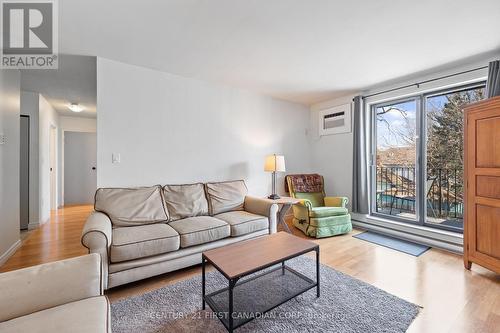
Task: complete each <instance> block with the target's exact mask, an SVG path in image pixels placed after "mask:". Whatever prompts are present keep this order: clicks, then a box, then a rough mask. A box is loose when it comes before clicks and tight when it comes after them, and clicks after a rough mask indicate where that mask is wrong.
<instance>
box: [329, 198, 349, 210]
mask: <svg viewBox="0 0 500 333" xmlns="http://www.w3.org/2000/svg"><path fill="white" fill-rule="evenodd" d="M348 203H349V199H348V198H347V197H325V206H326V207H343V208H346V207H347V204H348Z"/></svg>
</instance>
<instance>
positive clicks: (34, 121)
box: [21, 91, 40, 228]
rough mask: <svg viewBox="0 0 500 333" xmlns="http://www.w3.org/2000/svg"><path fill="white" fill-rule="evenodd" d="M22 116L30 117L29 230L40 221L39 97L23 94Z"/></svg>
mask: <svg viewBox="0 0 500 333" xmlns="http://www.w3.org/2000/svg"><path fill="white" fill-rule="evenodd" d="M21 114H23V115H28V116H29V117H30V171H29V172H30V185H29V191H30V193H29V200H30V202H29V210H30V219H29V226H28V227H29V228H33V227H34V226H37V225H38V223H39V219H40V207H39V185H40V184H39V176H40V171H39V170H40V166H39V159H38V150H39V148H40V147H39V142H38V139H39V131H38V127H39V119H38V118H39V95H38V93H35V92H31V91H22V92H21Z"/></svg>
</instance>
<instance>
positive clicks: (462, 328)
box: [0, 206, 500, 333]
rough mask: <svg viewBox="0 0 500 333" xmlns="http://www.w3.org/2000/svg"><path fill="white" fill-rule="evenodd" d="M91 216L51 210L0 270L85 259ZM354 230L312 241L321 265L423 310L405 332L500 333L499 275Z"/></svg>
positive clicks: (153, 284) (141, 287) (147, 283)
mask: <svg viewBox="0 0 500 333" xmlns="http://www.w3.org/2000/svg"><path fill="white" fill-rule="evenodd" d="M91 210H92V206H72V207H65V208H63V209H59V210H58V211H57V212H54V213H53V214H52V216H51V221H50V223H47V224H45V225H43V226H42V227H41V228H39V229H37V230H34V231H33V232H31V233H30V234H29V235H28V237H27V238H26V239H25V240H24V241H23V244H22V246H21V248H19V250H18V251H17V252H16V253H15V254H14V255H13V256H12V257H11V258H10V259H9V260H8V261H7V262H6V263H5V264H4V265H3V266H2V267H1V268H0V271H10V270H14V269H18V268H22V267H27V266H32V265H36V264H40V263H44V262H50V261H55V260H59V259H65V258H69V257H74V256H79V255H83V254H85V253H87V251H86V249H85V248H84V247H83V246H82V245H81V243H80V234H81V230H82V226H83V224H84V223H85V219H86V217H87V216H88V214H89V213H90V212H91ZM291 229H292V230H293V231H294V233H295V234H296V235H297V236H300V237H305V236H303V234H302V233H300V232H299V231H298V230H296V229H294V228H291ZM359 232H360V231H358V230H355V231H353V232H352V233H351V234H349V235H343V236H338V237H332V238H326V239H320V240H316V242H317V243H318V244H320V248H321V262H322V263H323V264H326V265H329V266H331V267H333V268H335V269H337V270H339V271H342V272H344V273H346V274H349V275H351V276H354V277H356V278H358V279H360V280H363V281H365V282H367V283H370V284H372V285H374V286H377V287H379V288H381V289H383V290H385V291H387V292H389V293H392V294H394V295H397V296H399V297H401V298H404V299H406V300H408V301H410V302H413V303H415V304H418V305H420V306H422V307H423V309H422V311H421V312H420V314H419V315H418V317H417V318H416V319H415V321H414V322H413V324H412V325H411V326H410V329H409V332H426V333H427V332H500V276H499V275H496V274H494V273H493V272H490V271H488V270H486V269H484V268H481V267H479V266H476V265H473V267H472V271H467V270H465V269H464V268H463V262H462V257H461V256H459V255H456V254H452V253H448V252H446V251H442V250H436V249H431V250H429V251H427V252H426V253H424V254H423V255H421V256H420V257H412V256H410V255H407V254H404V253H400V252H397V251H393V250H390V249H387V248H384V247H381V246H377V245H374V244H372V243H368V242H364V241H362V240H358V239H356V238H353V237H352V235H353V234H356V233H359ZM200 272H201V268H200V267H199V266H195V267H191V268H187V269H183V270H180V271H177V272H173V273H168V274H164V275H161V276H157V277H154V278H150V279H147V280H144V281H139V282H135V283H131V284H128V285H126V286H121V287H117V288H114V289H112V290H109V291H108V292H107V295H108V297H109V298H110V300H111V301H112V302H113V301H116V300H118V299H121V298H123V297H129V296H133V295H139V294H141V293H144V292H147V291H150V290H154V289H157V288H160V287H162V286H164V285H166V284H170V283H175V282H177V281H179V280H182V279H186V278H188V277H191V276H193V275H196V274H200ZM332 306H334V305H332Z"/></svg>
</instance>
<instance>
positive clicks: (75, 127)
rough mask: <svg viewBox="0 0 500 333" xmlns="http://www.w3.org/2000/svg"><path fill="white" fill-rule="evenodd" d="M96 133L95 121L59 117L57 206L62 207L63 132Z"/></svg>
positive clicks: (92, 119)
mask: <svg viewBox="0 0 500 333" xmlns="http://www.w3.org/2000/svg"><path fill="white" fill-rule="evenodd" d="M65 131H70V132H88V133H96V132H97V119H95V118H83V117H69V116H59V132H58V135H59V142H58V149H59V158H58V167H59V178H58V181H59V186H58V189H59V191H58V202H59V206H63V205H64V132H65Z"/></svg>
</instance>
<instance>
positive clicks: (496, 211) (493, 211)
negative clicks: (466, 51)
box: [464, 98, 500, 272]
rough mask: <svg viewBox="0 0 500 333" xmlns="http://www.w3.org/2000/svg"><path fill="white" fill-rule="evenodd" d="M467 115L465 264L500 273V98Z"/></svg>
mask: <svg viewBox="0 0 500 333" xmlns="http://www.w3.org/2000/svg"><path fill="white" fill-rule="evenodd" d="M465 112H466V113H465V114H466V135H465V157H464V161H465V175H466V178H465V179H466V192H465V193H466V221H465V228H464V264H465V267H466V268H468V269H469V268H470V265H471V262H474V263H477V264H479V265H481V266H484V267H486V268H489V269H491V270H493V271H496V272H500V98H494V99H489V100H485V101H483V102H479V103H476V104H473V105H471V106H470V107H468V108H466V109H465Z"/></svg>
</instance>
